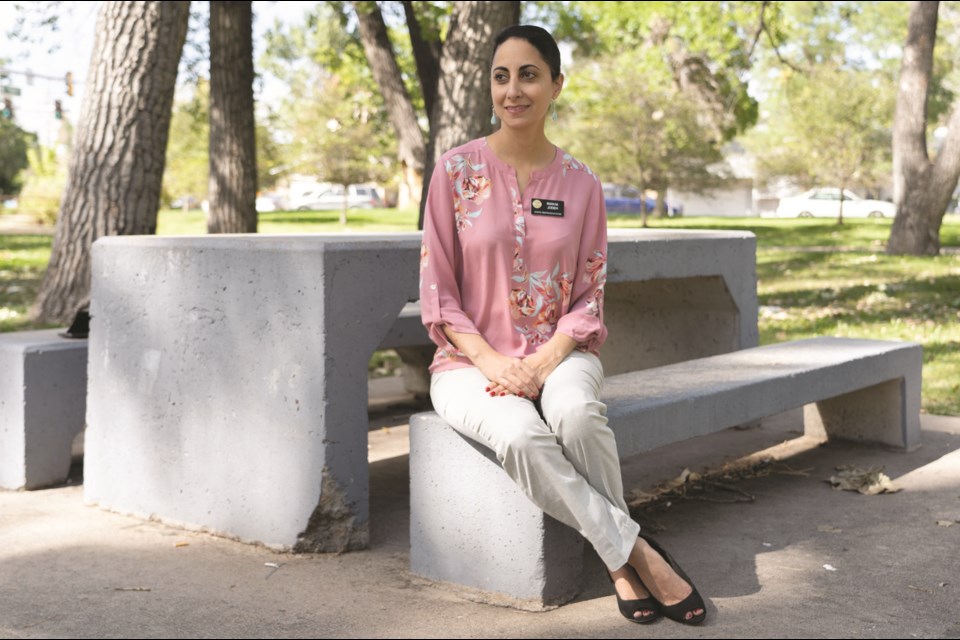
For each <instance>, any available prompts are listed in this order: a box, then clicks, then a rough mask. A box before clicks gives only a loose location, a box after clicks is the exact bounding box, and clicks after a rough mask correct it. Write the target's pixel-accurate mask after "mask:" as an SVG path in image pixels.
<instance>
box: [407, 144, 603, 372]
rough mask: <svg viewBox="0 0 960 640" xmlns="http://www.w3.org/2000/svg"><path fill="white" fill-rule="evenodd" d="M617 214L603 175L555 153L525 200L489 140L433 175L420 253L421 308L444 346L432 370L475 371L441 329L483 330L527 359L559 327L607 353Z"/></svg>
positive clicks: (460, 150)
mask: <svg viewBox="0 0 960 640" xmlns="http://www.w3.org/2000/svg"><path fill="white" fill-rule="evenodd" d="M606 277H607V214H606V208H605V206H604V201H603V190H602V189H601V186H600V180H599V179H598V178H597V176H595V175H594V174H593V172H592V171H590V169H589V168H588V167H587V166H586V165H584V164H582V163H580V162H578V161H577V160H575V159H574V158H573V157H572V156H571V155H570V154H568V153H565V152H564V151H563V150H561V149H559V148H558V149H557V153H556V157H555V158H554V160H553V162H552V163H551V164H550V165H549V166H548V167H546V168H545V169H543V170H541V171H534V172H533V174H532V175H531V176H530V182H529V183H528V184H527V187H526V190H525V191H524V193H523V194H522V195H521V193H520V188H519V186H518V183H517V177H516V172H515V171H514V170H513V168H511V167H510V166H509V165H507V164H506V163H504V162H503V161H502V160H500V159H499V158H497V156H495V155H494V154H493V152H492V151H491V150H490V148H489V147H488V146H487V141H486V139H485V138H480V139H477V140H473V141H472V142H468V143H467V144H465V145H463V146H460V147H457V148H456V149H452V150H450V151H448V152H447V153H446V154H444V155H443V157H442V158H441V159H440V161H439V162H438V163H437V166H436V168H435V170H434V172H433V177H432V179H431V180H430V194H429V196H428V198H427V207H426V217H425V220H424V229H423V246H422V248H421V251H420V308H421V313H422V316H423V324H424V326H425V327H426V328H427V331H428V332H429V333H430V338H431V340H433V341H434V342H435V343H436V344H437V345H438V347H439V348H438V349H437V353H436V355H435V356H434V358H433V363H432V364H431V365H430V371H431V372H433V373H437V372H440V371H447V370H449V369H457V368H460V367H467V366H473V365H472V363H471V362H470V360H469V359H468V358H467V357H466V356H464V355H463V354H462V353H460V352H459V351H458V350H457V348H456V347H455V346H454V345H453V344H451V343H450V341H449V340H448V339H447V336H446V334H444V332H443V330H442V328H441V327H442V326H443V325H448V326H449V327H450V328H451V329H453V330H454V331H456V332H458V333H477V334H480V335H481V336H483V337H484V339H486V341H487V342H488V343H489V344H490V346H492V347H493V348H494V349H496V350H497V351H498V352H500V353H502V354H505V355H509V356H513V357H517V358H522V357H525V356H528V355H530V354H532V353H534V352H535V351H536V350H537V348H538V347H539V346H540V345H542V344H543V343H544V342H546V341H547V340H549V339H550V338H551V337H552V336H553V334H554V332H556V331H559V332H560V333H563V334H565V335H567V336H570V337H571V338H573V339H574V340H576V341H577V343H578V349H580V350H581V351H589V352H591V353H597V350H598V349H599V348H600V345H601V344H603V341H604V340H605V339H606V336H607V330H606V328H605V327H604V325H603V285H604V282H606Z"/></svg>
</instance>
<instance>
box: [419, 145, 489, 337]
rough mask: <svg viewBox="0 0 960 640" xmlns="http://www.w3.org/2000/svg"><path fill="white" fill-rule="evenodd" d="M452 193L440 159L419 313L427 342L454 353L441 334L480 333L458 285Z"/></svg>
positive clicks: (426, 228) (426, 232)
mask: <svg viewBox="0 0 960 640" xmlns="http://www.w3.org/2000/svg"><path fill="white" fill-rule="evenodd" d="M457 243H458V239H457V228H456V214H455V209H454V193H453V189H452V186H451V183H450V178H449V176H448V175H447V172H446V169H445V167H444V163H443V160H442V159H441V161H440V162H438V163H437V165H436V167H434V170H433V176H432V178H431V179H430V191H429V194H428V196H427V206H426V209H425V212H424V221H423V244H422V246H421V248H420V314H421V318H422V320H423V325H424V327H426V329H427V332H428V333H429V335H430V339H431V340H432V341H433V342H434V343H435V344H436V345H437V346H438V347H440V348H441V349H443V350H448V351H449V352H450V353H453V352H455V351H456V347H455V346H453V345H452V344H451V343H450V341H449V340H448V339H447V336H446V334H445V333H444V332H443V329H442V327H443V326H444V325H447V326H449V327H450V328H451V329H453V330H454V331H456V332H457V333H480V332H479V331H478V330H477V328H476V326H475V325H474V323H473V322H472V321H471V320H470V318H469V317H467V314H466V313H464V311H463V306H462V304H461V298H460V287H459V285H458V283H457V260H458V259H459V253H460V252H459V251H458V246H457Z"/></svg>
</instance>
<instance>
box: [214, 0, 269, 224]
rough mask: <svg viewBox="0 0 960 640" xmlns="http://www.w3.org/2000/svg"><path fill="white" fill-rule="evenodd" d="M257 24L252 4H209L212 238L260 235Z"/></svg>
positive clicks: (239, 2) (237, 2) (236, 2)
mask: <svg viewBox="0 0 960 640" xmlns="http://www.w3.org/2000/svg"><path fill="white" fill-rule="evenodd" d="M252 23H253V9H252V3H251V2H250V1H249V0H246V1H229V2H211V3H210V210H209V212H208V213H207V231H208V232H209V233H255V232H256V231H257V209H256V200H257V153H256V143H255V133H254V123H253V27H252Z"/></svg>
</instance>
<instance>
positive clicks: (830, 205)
mask: <svg viewBox="0 0 960 640" xmlns="http://www.w3.org/2000/svg"><path fill="white" fill-rule="evenodd" d="M896 213H897V208H896V206H895V205H894V204H893V203H892V202H887V201H886V200H867V199H864V198H861V197H860V196H858V195H857V194H855V193H854V192H852V191H850V190H847V189H844V190H843V217H844V218H893V217H894V216H895V215H896ZM839 214H840V189H810V191H807V192H806V193H802V194H800V195H799V196H794V197H792V198H782V199H781V200H780V205H779V206H778V207H777V213H776V216H777V217H778V218H836V217H838V216H839Z"/></svg>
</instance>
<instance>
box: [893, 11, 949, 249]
mask: <svg viewBox="0 0 960 640" xmlns="http://www.w3.org/2000/svg"><path fill="white" fill-rule="evenodd" d="M937 10H938V3H937V2H912V3H911V4H910V18H909V22H908V27H907V43H906V46H905V47H904V51H903V62H902V63H901V67H900V85H899V91H898V93H897V107H896V112H895V114H894V123H893V201H894V204H895V205H896V207H897V214H896V218H895V219H894V221H893V227H892V228H891V230H890V238H889V240H888V242H887V253H889V254H908V255H937V254H938V253H940V225H941V223H942V222H943V216H944V214H945V213H946V210H947V205H948V204H949V202H950V196H951V195H952V194H953V190H954V189H955V188H956V186H957V180H958V178H960V99H958V100H957V101H955V102H954V105H953V114H952V115H951V117H950V121H949V130H948V133H947V137H946V139H945V140H944V142H943V146H942V147H941V148H940V150H939V151H938V153H937V157H936V159H935V160H934V161H933V162H931V161H930V158H929V155H928V154H927V142H926V140H927V138H926V135H927V131H926V129H927V90H928V88H929V85H930V77H931V75H932V72H933V46H934V43H935V41H936V36H937Z"/></svg>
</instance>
